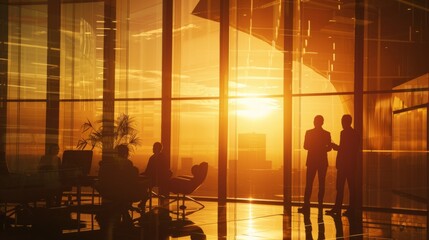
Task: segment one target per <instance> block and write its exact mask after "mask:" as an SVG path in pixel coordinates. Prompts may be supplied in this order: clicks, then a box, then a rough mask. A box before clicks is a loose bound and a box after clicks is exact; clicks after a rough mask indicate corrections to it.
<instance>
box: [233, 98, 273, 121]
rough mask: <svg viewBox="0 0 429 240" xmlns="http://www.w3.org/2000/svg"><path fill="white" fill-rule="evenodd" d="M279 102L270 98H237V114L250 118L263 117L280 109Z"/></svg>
mask: <svg viewBox="0 0 429 240" xmlns="http://www.w3.org/2000/svg"><path fill="white" fill-rule="evenodd" d="M278 108H279V106H278V102H277V101H275V100H273V99H268V98H256V97H253V98H243V99H237V111H236V112H237V115H238V116H241V117H245V118H249V119H258V118H263V117H266V116H267V115H269V114H270V113H272V112H273V111H275V110H276V109H278Z"/></svg>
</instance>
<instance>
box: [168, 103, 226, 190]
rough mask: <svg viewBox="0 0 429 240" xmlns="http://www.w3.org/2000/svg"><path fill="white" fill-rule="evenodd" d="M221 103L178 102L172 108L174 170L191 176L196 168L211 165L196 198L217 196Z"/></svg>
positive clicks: (172, 160) (175, 172)
mask: <svg viewBox="0 0 429 240" xmlns="http://www.w3.org/2000/svg"><path fill="white" fill-rule="evenodd" d="M218 112H219V106H218V101H215V100H194V101H185V100H181V101H174V102H173V104H172V119H173V120H172V135H171V141H172V145H171V157H172V159H171V169H172V171H173V173H174V174H175V175H183V174H186V175H190V174H191V167H192V165H194V164H198V163H201V162H208V164H209V171H208V174H207V178H206V180H205V181H204V184H203V185H202V186H201V188H199V189H198V190H197V191H196V192H194V194H196V195H203V196H217V166H218V160H217V159H218V158H217V157H218V129H219V127H218V122H219V121H218V119H219V117H218Z"/></svg>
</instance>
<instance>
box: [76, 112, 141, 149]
mask: <svg viewBox="0 0 429 240" xmlns="http://www.w3.org/2000/svg"><path fill="white" fill-rule="evenodd" d="M81 134H82V136H81V139H79V141H78V143H77V146H76V148H77V149H79V150H84V149H85V148H86V147H87V146H90V147H91V150H93V149H94V148H95V147H98V148H100V149H102V148H103V138H105V137H111V138H113V146H112V147H113V149H114V148H115V147H116V146H118V145H122V144H125V145H127V146H128V147H129V148H130V150H133V149H134V148H135V147H137V146H139V145H141V139H140V138H139V137H138V130H137V129H136V126H135V121H134V118H133V117H130V116H129V115H127V114H124V113H122V114H120V115H119V116H118V117H117V119H116V120H115V122H114V128H113V134H112V135H110V136H103V126H102V121H101V120H98V121H95V122H91V121H90V120H89V119H88V120H87V121H86V122H85V123H83V124H82V126H81Z"/></svg>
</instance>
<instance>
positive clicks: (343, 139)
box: [336, 128, 359, 169]
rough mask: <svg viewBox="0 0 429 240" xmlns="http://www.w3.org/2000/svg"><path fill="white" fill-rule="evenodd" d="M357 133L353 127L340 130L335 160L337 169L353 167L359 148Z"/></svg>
mask: <svg viewBox="0 0 429 240" xmlns="http://www.w3.org/2000/svg"><path fill="white" fill-rule="evenodd" d="M358 139H359V138H358V135H357V133H356V131H355V130H354V129H353V128H346V129H344V130H342V131H341V134H340V144H339V146H338V154H337V160H336V167H337V169H347V168H348V169H353V167H354V164H355V162H356V158H357V155H358V154H357V153H358V150H359V148H358V147H359V144H358Z"/></svg>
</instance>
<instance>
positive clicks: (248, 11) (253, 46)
mask: <svg viewBox="0 0 429 240" xmlns="http://www.w3.org/2000/svg"><path fill="white" fill-rule="evenodd" d="M281 4H282V3H281V2H280V1H279V2H274V3H272V4H266V2H262V1H244V0H236V1H231V5H233V6H234V7H233V8H232V10H231V11H230V25H231V26H233V27H234V28H231V30H230V52H229V54H230V65H231V67H230V81H229V87H230V91H229V94H230V95H231V96H266V95H279V94H282V93H283V52H282V41H283V37H282V35H281V34H280V31H281V30H280V27H281V26H280V25H279V24H281V23H282V22H283V19H282V17H281V15H280V10H281ZM279 44H281V45H279Z"/></svg>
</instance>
